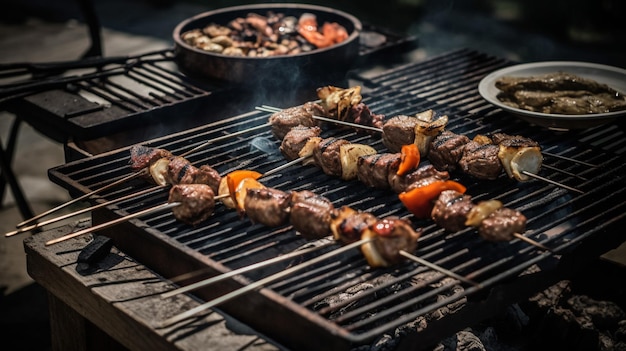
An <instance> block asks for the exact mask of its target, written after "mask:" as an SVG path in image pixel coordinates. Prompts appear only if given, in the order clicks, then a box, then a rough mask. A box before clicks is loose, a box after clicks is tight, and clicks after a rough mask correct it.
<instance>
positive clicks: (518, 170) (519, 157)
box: [265, 107, 584, 193]
mask: <svg viewBox="0 0 626 351" xmlns="http://www.w3.org/2000/svg"><path fill="white" fill-rule="evenodd" d="M265 111H268V112H272V111H273V112H276V111H277V110H272V109H269V108H267V107H266V108H265ZM278 111H280V110H278ZM431 117H432V116H431ZM444 117H445V116H444ZM444 117H442V118H440V120H441V119H443V121H440V120H434V121H430V122H424V120H425V119H424V120H423V119H420V118H415V117H409V116H396V117H394V118H392V119H391V120H395V121H394V122H393V123H385V124H384V125H383V128H374V127H370V126H365V128H364V126H363V125H361V124H357V123H350V122H345V121H338V120H336V119H332V118H326V117H320V116H313V117H312V118H313V119H317V120H321V121H328V122H332V123H336V124H343V125H347V126H351V127H355V128H362V129H367V130H371V131H376V132H379V133H382V134H383V143H384V144H385V145H386V146H387V147H388V148H390V149H392V151H393V150H397V149H398V148H399V145H401V144H402V143H404V144H406V143H413V141H415V142H416V143H417V144H420V145H418V146H419V147H420V152H421V153H422V154H426V155H429V158H430V157H431V156H430V152H429V150H428V149H427V148H428V146H429V145H430V144H432V142H434V141H433V138H434V139H435V141H436V140H439V139H441V138H442V135H444V136H446V139H448V140H452V142H454V143H456V144H455V145H454V146H453V147H452V148H450V146H447V145H443V147H444V152H443V153H437V154H435V155H444V159H436V160H434V162H433V160H432V159H431V162H433V163H436V164H439V166H440V167H450V170H454V169H456V168H457V167H456V166H457V163H458V162H459V161H461V155H463V153H464V149H465V148H466V146H468V145H469V146H470V147H469V148H468V150H470V148H473V149H474V150H477V151H478V152H481V153H482V154H480V155H479V156H478V157H474V158H473V160H472V162H471V163H470V162H468V163H467V165H476V163H481V160H484V159H485V158H484V157H485V153H484V152H485V150H487V149H490V146H491V150H494V149H495V150H496V152H495V153H494V152H493V151H492V153H491V155H493V156H492V157H493V161H495V162H489V161H487V162H485V163H484V165H480V164H478V165H476V167H474V168H469V169H468V168H463V170H464V171H465V172H466V173H469V174H471V175H473V176H477V177H479V178H484V179H493V178H495V177H496V176H497V174H499V173H500V169H498V168H496V169H495V170H494V172H495V173H494V172H491V173H488V174H484V172H483V171H484V170H485V165H487V166H488V165H496V166H499V165H502V166H504V168H505V170H506V171H507V174H508V175H509V177H510V178H514V179H516V180H519V181H525V180H528V179H529V178H535V179H538V180H541V181H544V182H547V183H550V184H553V185H556V186H559V187H562V188H565V189H567V190H570V191H574V192H578V193H584V192H583V191H581V190H579V189H576V188H574V187H571V186H568V185H565V184H562V183H559V182H556V181H553V180H551V179H548V178H545V177H542V176H539V175H538V174H537V171H538V169H539V167H540V166H541V163H542V162H541V161H542V157H541V155H540V152H541V151H540V150H539V148H538V144H536V143H534V142H532V145H530V144H529V142H530V139H526V138H523V139H525V140H524V143H525V144H526V145H519V140H518V144H515V143H512V142H511V141H510V140H509V141H508V142H506V141H505V142H504V144H502V143H498V144H499V145H496V144H494V143H493V142H488V143H487V142H484V140H483V141H482V142H481V143H477V142H476V141H470V140H469V138H467V137H466V136H462V135H456V134H453V133H451V132H448V131H443V132H441V131H442V130H443V126H445V123H447V117H445V118H444ZM391 120H390V121H391ZM405 120H406V121H405ZM390 121H388V122H390ZM416 121H418V123H422V124H423V125H424V136H423V137H422V138H420V135H419V133H415V131H414V129H415V127H414V126H415V123H416ZM419 121H421V122H419ZM394 124H400V125H401V127H399V129H406V128H405V127H406V125H408V124H410V126H409V128H408V130H409V133H406V132H404V131H401V132H400V133H394V130H395V129H394V128H395V127H394V126H393V125H394ZM418 126H419V125H418ZM433 126H434V127H433ZM433 132H434V133H433ZM388 134H394V137H393V138H385V136H386V135H388ZM408 134H410V135H408ZM435 134H438V135H437V136H435ZM404 139H406V140H404ZM520 139H522V138H521V137H520ZM392 140H393V141H392ZM420 140H421V143H420ZM442 143H443V144H445V143H444V142H442ZM448 143H449V142H448ZM489 144H491V145H489ZM496 146H499V147H496ZM550 155H552V154H550ZM450 156H452V160H453V161H450V160H446V159H445V158H446V157H450ZM570 160H573V159H570ZM511 164H513V165H515V167H514V168H513V169H512V168H511V166H510V165H511ZM470 167H471V166H470ZM525 168H528V169H530V170H531V171H529V170H527V169H525ZM552 169H554V170H556V171H559V172H560V171H561V170H559V169H556V168H552ZM566 173H569V172H566ZM569 175H571V176H575V177H578V176H577V175H573V174H571V173H569Z"/></svg>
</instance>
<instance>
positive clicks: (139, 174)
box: [16, 124, 269, 228]
mask: <svg viewBox="0 0 626 351" xmlns="http://www.w3.org/2000/svg"><path fill="white" fill-rule="evenodd" d="M268 126H269V124H263V125H258V126H254V127H251V128H248V129H245V130H240V131H237V132H234V133H231V134H227V135H223V136H220V137H217V138H214V139H211V140H209V141H206V142H204V143H202V144H200V145H198V146H196V147H195V148H193V149H190V150H188V151H186V152H185V153H183V154H181V155H180V156H181V157H185V156H188V155H190V154H192V153H194V152H197V151H199V150H201V149H204V148H205V147H207V146H209V145H210V144H212V143H215V142H218V141H222V140H225V139H228V138H232V137H236V136H239V135H242V134H245V133H249V132H251V131H254V130H257V129H261V128H265V127H268ZM146 174H147V171H146V170H143V169H142V170H137V171H136V172H134V173H131V174H129V175H128V176H125V177H123V178H120V179H118V180H116V181H114V182H112V183H110V184H107V185H104V186H102V187H100V188H98V189H95V190H92V191H90V192H88V193H86V194H83V195H81V196H79V197H76V198H74V199H72V200H69V201H67V202H64V203H63V204H61V205H59V206H56V207H54V208H52V209H49V210H47V211H44V212H42V213H40V214H38V215H35V216H34V217H31V218H29V219H26V220H24V221H22V222H20V223H18V224H17V225H16V228H21V227H24V226H26V225H28V224H30V223H33V222H35V221H37V220H38V219H41V218H43V217H45V216H48V215H50V214H52V213H54V212H57V211H59V210H62V209H64V208H66V207H68V206H70V205H73V204H75V203H77V202H80V201H83V200H85V199H88V198H90V197H92V196H94V195H96V194H99V193H101V192H103V191H105V190H108V189H111V188H113V187H116V186H118V185H120V184H124V183H126V182H128V181H130V180H133V179H136V178H140V177H143V176H145V175H146Z"/></svg>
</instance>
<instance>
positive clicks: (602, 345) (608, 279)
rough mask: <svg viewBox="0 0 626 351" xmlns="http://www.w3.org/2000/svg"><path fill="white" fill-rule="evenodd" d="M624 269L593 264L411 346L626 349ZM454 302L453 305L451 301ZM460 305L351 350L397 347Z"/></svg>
mask: <svg viewBox="0 0 626 351" xmlns="http://www.w3.org/2000/svg"><path fill="white" fill-rule="evenodd" d="M624 273H625V271H624V267H618V266H615V265H611V264H607V263H602V262H597V263H596V264H594V265H590V266H589V267H588V268H587V269H586V270H585V271H584V272H581V273H580V274H577V275H576V276H575V277H574V278H572V279H571V280H563V281H560V282H558V283H556V284H555V285H553V286H551V287H549V288H548V289H546V290H544V291H541V292H539V293H537V294H535V295H534V296H532V297H530V298H529V299H528V300H526V301H522V302H520V303H518V304H514V305H511V306H508V307H507V308H506V309H505V310H504V311H503V312H501V313H500V314H498V315H496V316H494V317H493V318H490V319H488V320H485V321H483V322H480V323H478V324H477V325H474V326H471V327H468V328H466V329H464V330H461V331H459V332H457V333H456V334H454V335H452V336H450V337H448V338H445V339H443V340H441V341H440V342H439V343H438V344H437V345H434V346H431V347H426V348H425V347H423V346H419V345H416V347H415V350H432V351H452V350H454V351H486V350H489V351H527V350H528V351H530V350H573V351H578V350H581V351H583V350H584V351H609V350H610V351H626V312H625V311H626V287H622V285H623V281H624V277H625V276H626V275H625V274H624ZM620 282H621V283H622V284H620ZM455 305H456V304H455ZM461 307H462V306H458V305H456V306H444V307H443V308H441V309H439V310H438V311H435V312H433V313H431V314H429V315H428V316H424V317H420V318H418V319H417V320H415V321H413V322H412V323H409V324H407V325H404V326H402V327H399V328H397V329H396V330H395V331H394V332H393V333H389V334H385V335H383V336H381V337H380V338H379V339H378V340H376V341H375V342H373V343H372V344H371V345H368V346H363V347H358V348H356V349H355V350H354V351H396V350H397V349H398V344H399V342H400V339H401V338H402V336H404V335H406V334H407V333H414V332H416V331H418V332H419V331H424V332H428V330H427V329H428V328H427V326H428V321H430V320H433V319H439V318H444V317H445V315H447V314H451V313H453V312H454V311H455V310H456V309H457V308H461Z"/></svg>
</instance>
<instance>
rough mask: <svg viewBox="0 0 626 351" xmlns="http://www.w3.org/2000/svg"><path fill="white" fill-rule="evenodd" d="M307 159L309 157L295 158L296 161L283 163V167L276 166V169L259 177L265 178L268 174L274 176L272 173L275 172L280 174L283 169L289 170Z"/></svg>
mask: <svg viewBox="0 0 626 351" xmlns="http://www.w3.org/2000/svg"><path fill="white" fill-rule="evenodd" d="M309 157H311V156H302V157H298V158H296V159H294V160H291V161H289V162H287V163H285V164H284V165H281V166H278V167H276V168H273V169H270V170H269V171H267V172H265V173H263V175H261V177H266V176H268V175H270V174H274V173H276V172H280V171H282V170H283V169H285V168H289V167H291V166H293V165H295V164H297V163H300V162H301V161H304V160H306V159H307V158H309ZM261 177H259V178H261Z"/></svg>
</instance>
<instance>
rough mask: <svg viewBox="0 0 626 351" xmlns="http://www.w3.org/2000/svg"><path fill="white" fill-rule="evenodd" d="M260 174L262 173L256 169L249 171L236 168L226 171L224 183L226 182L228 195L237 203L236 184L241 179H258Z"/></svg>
mask: <svg viewBox="0 0 626 351" xmlns="http://www.w3.org/2000/svg"><path fill="white" fill-rule="evenodd" d="M261 176H262V174H261V173H259V172H257V171H251V170H246V169H242V170H236V171H232V172H230V173H228V175H226V184H228V193H229V194H230V197H231V198H232V199H233V201H234V202H235V203H237V198H236V192H237V186H238V185H239V183H240V182H241V181H242V180H243V179H245V178H252V179H259V178H260V177H261Z"/></svg>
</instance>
